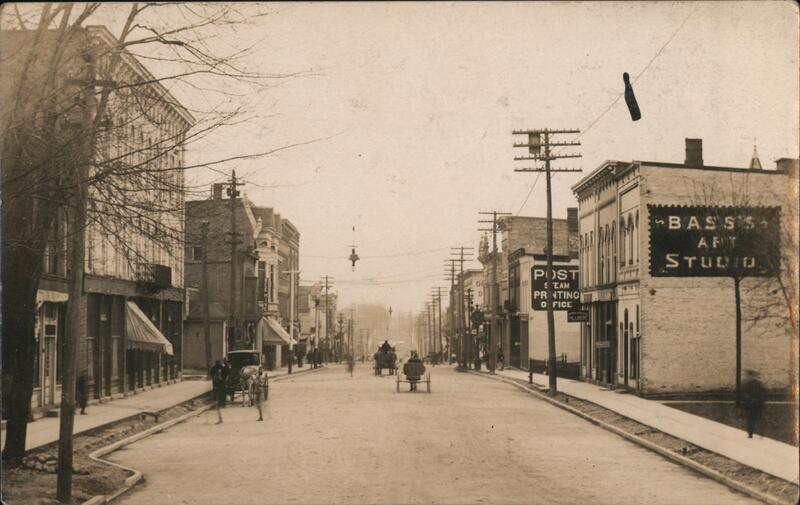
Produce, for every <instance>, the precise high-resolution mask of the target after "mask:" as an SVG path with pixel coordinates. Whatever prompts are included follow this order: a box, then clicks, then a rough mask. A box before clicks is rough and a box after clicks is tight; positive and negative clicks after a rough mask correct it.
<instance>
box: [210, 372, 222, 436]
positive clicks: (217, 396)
mask: <svg viewBox="0 0 800 505" xmlns="http://www.w3.org/2000/svg"><path fill="white" fill-rule="evenodd" d="M223 370H224V367H223V366H222V364H220V362H219V360H217V362H216V363H215V364H214V366H212V367H211V370H210V375H211V384H212V385H213V391H214V393H213V394H214V401H215V402H216V403H217V424H220V423H221V422H222V407H224V406H225V379H223V378H222V371H223Z"/></svg>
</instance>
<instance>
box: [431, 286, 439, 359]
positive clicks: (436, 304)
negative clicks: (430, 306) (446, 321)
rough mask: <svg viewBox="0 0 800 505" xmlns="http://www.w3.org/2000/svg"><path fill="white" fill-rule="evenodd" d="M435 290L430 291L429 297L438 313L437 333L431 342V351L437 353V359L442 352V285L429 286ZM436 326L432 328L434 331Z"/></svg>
mask: <svg viewBox="0 0 800 505" xmlns="http://www.w3.org/2000/svg"><path fill="white" fill-rule="evenodd" d="M431 289H433V290H435V292H433V293H431V298H432V301H433V303H434V308H438V313H439V324H438V330H439V332H438V334H437V335H436V338H435V340H434V343H433V351H434V352H435V353H437V356H438V357H439V359H441V354H442V287H441V286H436V287H433V288H431ZM435 330H436V328H434V331H435Z"/></svg>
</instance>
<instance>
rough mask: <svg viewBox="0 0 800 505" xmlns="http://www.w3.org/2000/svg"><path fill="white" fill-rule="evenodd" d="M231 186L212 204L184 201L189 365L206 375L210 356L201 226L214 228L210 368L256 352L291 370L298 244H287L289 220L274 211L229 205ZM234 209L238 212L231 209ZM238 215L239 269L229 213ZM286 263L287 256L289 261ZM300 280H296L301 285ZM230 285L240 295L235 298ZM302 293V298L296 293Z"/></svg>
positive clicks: (216, 191) (217, 192)
mask: <svg viewBox="0 0 800 505" xmlns="http://www.w3.org/2000/svg"><path fill="white" fill-rule="evenodd" d="M224 189H225V187H224V185H222V184H215V185H214V186H213V187H212V194H211V198H210V199H207V200H195V201H189V202H186V236H187V256H186V280H187V286H188V287H189V288H190V289H189V311H188V315H187V318H186V322H185V327H186V334H187V341H186V349H185V361H186V366H187V367H188V368H193V369H203V368H204V367H205V365H206V354H205V330H204V320H205V306H204V301H203V292H202V285H203V279H202V254H203V244H202V232H201V230H202V224H203V222H204V221H206V222H208V224H209V226H208V257H207V263H208V292H209V321H210V326H211V361H212V363H213V362H214V361H216V360H218V359H221V358H222V357H224V356H225V354H226V353H227V352H228V351H231V350H235V349H254V350H258V351H259V352H260V353H261V354H262V362H263V363H264V364H265V365H266V366H267V367H268V368H269V369H275V368H278V367H281V366H285V365H286V364H287V363H288V354H289V352H288V351H289V344H290V341H291V339H290V336H289V333H288V328H289V321H288V318H289V315H288V301H289V299H288V295H287V296H286V297H284V299H283V301H284V303H285V304H286V307H287V308H286V312H287V313H286V315H284V314H283V311H282V304H281V303H280V301H281V292H282V291H286V292H288V288H287V287H282V286H281V284H282V279H284V278H285V279H286V282H287V283H288V276H283V275H282V272H284V271H286V270H287V269H288V268H289V267H288V265H287V263H288V257H291V258H292V259H293V260H294V268H295V269H297V267H298V266H299V262H298V261H297V258H298V255H296V254H294V255H291V256H288V255H286V254H282V251H285V250H288V251H296V250H297V241H298V240H299V234H298V235H297V237H298V238H296V239H295V241H294V242H292V243H290V244H289V245H288V246H286V245H284V244H283V239H284V236H285V235H284V233H283V232H282V229H283V227H284V226H285V223H287V222H288V221H286V220H285V219H281V218H280V216H279V215H278V214H276V213H274V212H273V210H272V209H271V208H265V207H258V206H256V205H254V204H253V203H252V202H251V201H250V200H248V198H247V197H246V196H242V197H239V198H236V199H235V200H234V201H233V202H232V201H231V199H230V197H228V198H225V196H224V191H223V190H224ZM232 204H233V205H232ZM232 209H233V211H234V212H235V220H236V232H237V234H238V235H237V240H238V244H237V246H236V256H235V259H236V261H235V265H236V270H235V271H234V272H233V273H234V276H235V277H234V276H232V275H231V268H232V265H233V262H232V261H231V260H232V256H231V246H230V233H231V231H232V230H231V226H232V224H231V213H232ZM284 257H287V259H286V260H284ZM296 277H297V276H295V278H296ZM232 279H235V289H234V291H231V287H232V282H231V281H232ZM296 293H297V291H296Z"/></svg>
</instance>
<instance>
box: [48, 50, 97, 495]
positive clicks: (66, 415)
mask: <svg viewBox="0 0 800 505" xmlns="http://www.w3.org/2000/svg"><path fill="white" fill-rule="evenodd" d="M82 67H83V68H82V74H83V75H82V76H81V80H80V81H78V82H77V84H79V85H80V87H81V105H82V112H81V126H80V131H79V132H78V133H79V138H81V139H82V145H81V146H80V151H79V153H78V156H77V159H75V160H74V161H75V166H74V167H73V171H74V174H73V175H74V177H75V185H74V193H73V194H72V195H71V196H72V203H73V209H74V212H73V218H72V223H73V226H72V230H71V232H72V238H71V244H70V245H71V248H72V250H71V251H70V260H69V263H70V270H71V276H70V284H69V300H70V303H67V317H66V326H67V332H66V338H65V339H64V355H63V359H64V369H63V372H62V388H61V407H60V415H59V431H58V470H57V473H58V476H57V477H56V498H57V499H58V501H60V502H61V503H71V502H72V457H73V444H72V442H73V440H72V432H73V430H74V427H75V386H76V381H77V377H78V370H77V369H78V345H79V342H80V341H79V336H80V334H81V319H82V316H81V309H80V307H81V303H80V300H81V299H82V297H83V282H84V268H85V263H84V262H85V256H86V226H87V225H88V219H87V213H88V212H87V199H88V197H89V171H90V165H91V163H92V159H93V158H94V140H95V128H94V127H93V123H94V121H95V118H94V112H95V107H96V105H97V104H96V98H95V84H96V83H95V81H94V77H95V57H94V54H93V53H92V52H91V51H89V50H86V51H85V52H84V54H83V65H82Z"/></svg>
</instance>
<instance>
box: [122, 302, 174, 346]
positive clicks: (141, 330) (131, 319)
mask: <svg viewBox="0 0 800 505" xmlns="http://www.w3.org/2000/svg"><path fill="white" fill-rule="evenodd" d="M125 337H126V340H127V347H128V348H129V349H140V350H143V351H156V352H163V353H165V354H169V355H172V344H171V343H170V341H169V340H167V337H165V336H164V335H163V334H162V333H161V332H160V331H158V328H156V325H154V324H153V322H152V321H150V319H149V318H148V317H147V316H146V315H144V312H142V309H140V308H139V306H138V305H136V303H134V302H131V301H129V302H127V304H126V305H125Z"/></svg>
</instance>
